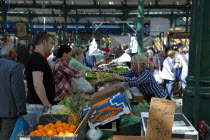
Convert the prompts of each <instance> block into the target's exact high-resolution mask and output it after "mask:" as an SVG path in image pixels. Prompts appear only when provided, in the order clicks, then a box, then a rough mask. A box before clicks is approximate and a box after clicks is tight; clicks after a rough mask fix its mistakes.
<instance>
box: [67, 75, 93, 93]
mask: <svg viewBox="0 0 210 140" xmlns="http://www.w3.org/2000/svg"><path fill="white" fill-rule="evenodd" d="M71 86H72V89H73V92H80V93H85V92H89V93H91V92H93V87H92V86H91V84H90V83H89V82H88V81H87V80H86V79H85V78H84V77H80V78H74V77H73V78H72V81H71Z"/></svg>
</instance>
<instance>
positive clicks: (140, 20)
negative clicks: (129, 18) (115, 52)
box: [136, 0, 144, 53]
mask: <svg viewBox="0 0 210 140" xmlns="http://www.w3.org/2000/svg"><path fill="white" fill-rule="evenodd" d="M143 26H144V0H138V15H137V29H136V33H137V35H136V37H137V41H138V49H137V50H138V53H142V52H143V33H144V32H143V29H144V27H143Z"/></svg>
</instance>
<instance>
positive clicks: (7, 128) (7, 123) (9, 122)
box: [0, 118, 17, 140]
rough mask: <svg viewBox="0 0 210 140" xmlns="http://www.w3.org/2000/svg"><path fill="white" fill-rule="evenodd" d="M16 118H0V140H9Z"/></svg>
mask: <svg viewBox="0 0 210 140" xmlns="http://www.w3.org/2000/svg"><path fill="white" fill-rule="evenodd" d="M16 120H17V118H0V140H9V139H10V136H11V135H12V131H13V129H14V127H15V123H16Z"/></svg>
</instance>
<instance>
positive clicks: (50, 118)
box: [16, 114, 87, 140]
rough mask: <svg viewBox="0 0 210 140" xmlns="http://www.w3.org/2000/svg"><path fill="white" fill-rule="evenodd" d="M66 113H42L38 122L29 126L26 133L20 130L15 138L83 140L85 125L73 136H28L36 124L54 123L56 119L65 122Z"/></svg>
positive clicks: (25, 139) (30, 139)
mask: <svg viewBox="0 0 210 140" xmlns="http://www.w3.org/2000/svg"><path fill="white" fill-rule="evenodd" d="M67 118H68V115H60V114H44V115H42V116H40V117H39V119H38V123H37V124H35V125H34V126H33V127H32V128H30V129H29V130H28V131H27V132H26V133H23V132H21V133H20V134H18V135H17V137H16V140H85V135H86V131H87V125H86V126H84V127H83V129H82V131H81V132H80V133H79V134H78V135H75V136H74V137H56V136H28V135H29V133H30V132H32V131H34V130H35V129H36V128H37V125H46V124H48V123H55V122H56V121H57V120H61V121H62V122H67Z"/></svg>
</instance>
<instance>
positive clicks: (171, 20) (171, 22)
mask: <svg viewBox="0 0 210 140" xmlns="http://www.w3.org/2000/svg"><path fill="white" fill-rule="evenodd" d="M168 20H169V22H170V28H172V26H173V22H174V19H173V18H169V19H168Z"/></svg>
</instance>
